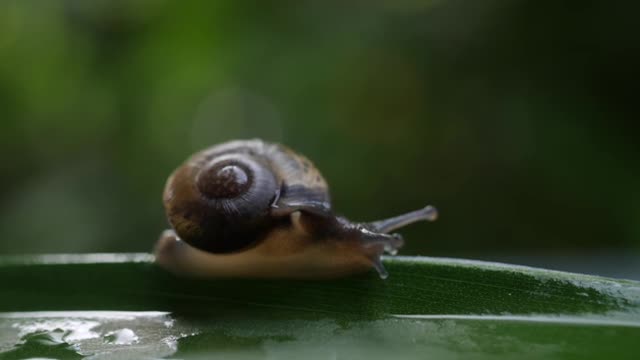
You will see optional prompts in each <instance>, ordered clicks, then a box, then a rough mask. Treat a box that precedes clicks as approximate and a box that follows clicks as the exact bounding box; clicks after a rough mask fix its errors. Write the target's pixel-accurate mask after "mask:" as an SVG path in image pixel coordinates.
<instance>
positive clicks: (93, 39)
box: [0, 0, 640, 277]
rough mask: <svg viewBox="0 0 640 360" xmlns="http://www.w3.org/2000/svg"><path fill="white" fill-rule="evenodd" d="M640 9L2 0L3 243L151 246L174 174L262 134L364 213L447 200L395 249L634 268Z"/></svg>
mask: <svg viewBox="0 0 640 360" xmlns="http://www.w3.org/2000/svg"><path fill="white" fill-rule="evenodd" d="M638 10H640V9H639V6H637V5H633V3H632V2H605V1H600V2H562V4H560V3H558V2H544V1H523V0H512V1H399V2H395V1H374V2H353V3H351V4H344V3H343V2H316V1H290V2H278V3H273V4H270V3H267V2H235V1H211V2H208V1H207V2H201V3H200V2H178V1H151V0H148V1H106V0H105V1H18V0H14V1H12V0H6V1H2V2H0V121H1V122H0V124H1V125H0V126H1V127H0V152H1V153H2V154H3V159H2V165H1V166H0V171H1V172H0V175H1V176H0V238H1V239H2V240H1V241H0V253H5V254H6V253H41V252H47V253H51V252H110V251H149V250H150V249H151V247H152V245H153V243H154V242H155V240H156V238H157V236H158V234H159V233H160V231H161V230H162V229H164V228H166V226H167V225H166V220H165V218H164V212H163V209H162V205H161V200H160V199H161V192H162V188H163V186H164V182H165V179H166V177H167V176H168V174H169V173H170V172H171V171H172V170H173V169H174V168H175V167H176V166H177V165H178V164H179V163H180V162H182V161H183V160H184V159H185V158H186V157H187V156H188V155H189V154H190V153H192V152H194V151H196V150H198V149H201V148H203V147H206V146H208V145H211V144H214V143H217V142H220V141H224V140H228V139H234V138H253V137H261V138H264V139H267V140H271V141H278V142H283V143H285V144H287V145H289V146H291V147H292V148H294V149H296V150H298V151H300V152H302V153H304V154H306V155H307V156H308V157H309V158H311V159H312V160H314V162H315V163H316V165H317V166H318V167H319V168H320V169H321V170H322V172H323V174H324V175H325V177H326V178H327V180H328V181H329V183H330V184H331V186H332V196H333V201H334V207H335V208H336V209H337V211H338V212H340V213H342V214H345V215H347V216H348V217H350V218H352V219H355V220H372V219H377V218H382V217H386V216H390V215H394V214H397V213H400V212H404V211H407V210H412V209H414V208H418V207H421V206H423V205H424V204H426V203H431V204H434V205H436V206H437V207H438V208H439V209H440V212H441V219H440V220H439V221H438V222H437V223H434V224H419V225H414V226H412V227H411V228H408V229H406V230H405V231H403V232H404V235H405V237H406V239H407V240H408V241H407V242H408V243H407V245H406V247H405V249H404V250H403V252H402V254H405V255H409V254H421V255H437V256H461V257H475V258H484V259H498V260H505V259H506V260H508V261H513V262H520V263H531V264H534V265H543V266H545V265H546V266H551V267H556V268H568V269H570V270H579V271H587V272H596V273H603V274H611V275H616V276H629V277H633V276H636V275H637V274H640V270H638V268H637V267H636V268H635V269H636V270H638V272H635V273H631V272H630V271H628V268H629V266H637V262H635V260H637V259H638V258H637V255H638V253H640V221H639V219H640V190H639V189H638V184H639V183H640V165H639V162H638V155H639V150H640V142H639V141H638V139H637V136H636V132H637V128H638V125H637V121H638V118H639V117H638V110H637V106H638V105H637V104H638V100H637V97H638V94H639V93H638V88H639V86H638V84H639V80H640V76H638V73H639V71H638V67H639V65H640V61H639V60H640V59H639V56H638V53H639V52H638V50H639V47H640V46H639V45H640V41H639V40H638V39H639V38H638V35H639V34H640V32H639V31H638V30H637V27H638V25H637V21H638V20H637V17H638V15H637V14H638ZM572 262H573V263H575V264H574V265H571V264H573V263H572ZM576 264H577V265H576ZM633 264H635V265H633ZM612 269H613V270H612Z"/></svg>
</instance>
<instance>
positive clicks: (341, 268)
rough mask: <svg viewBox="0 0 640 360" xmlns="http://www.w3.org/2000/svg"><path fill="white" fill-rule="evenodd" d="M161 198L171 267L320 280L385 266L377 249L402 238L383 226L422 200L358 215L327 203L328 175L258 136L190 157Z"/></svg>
mask: <svg viewBox="0 0 640 360" xmlns="http://www.w3.org/2000/svg"><path fill="white" fill-rule="evenodd" d="M163 200H164V206H165V210H166V213H167V218H168V220H169V223H170V224H171V226H172V228H173V230H168V231H166V232H164V233H163V235H162V236H161V238H160V240H159V242H158V244H157V245H156V259H157V262H158V263H160V264H161V265H162V266H164V267H166V268H167V269H169V270H171V271H174V272H177V273H186V274H191V275H197V276H206V277H301V278H318V277H320V278H323V277H336V276H342V275H348V274H350V273H356V272H362V271H366V270H368V269H370V268H371V267H374V268H376V269H377V270H378V272H379V273H380V275H381V276H382V277H386V271H385V270H384V267H383V266H382V262H381V260H380V256H381V255H382V253H383V252H385V251H386V252H388V253H391V254H395V252H397V249H398V248H400V247H401V246H402V244H403V241H402V238H401V237H400V236H399V235H397V234H393V235H389V234H387V233H388V232H389V231H392V230H394V229H396V228H399V227H401V226H404V225H406V224H409V223H412V222H415V221H418V220H434V219H435V217H436V216H437V212H436V210H435V209H434V208H433V207H431V206H428V207H426V208H423V209H420V210H417V211H414V212H411V213H408V214H404V215H401V216H398V217H394V218H391V219H386V220H382V221H377V222H370V223H352V222H350V221H348V220H347V219H345V218H342V217H337V216H335V215H334V213H333V211H332V209H331V202H330V196H329V189H328V186H327V183H326V181H325V180H324V178H323V177H322V175H321V174H320V172H319V171H318V170H317V169H316V168H315V166H314V165H313V164H312V163H311V161H309V160H308V159H307V158H306V157H304V156H302V155H300V154H297V153H295V152H294V151H292V150H291V149H289V148H287V147H285V146H283V145H280V144H272V143H267V142H264V141H262V140H237V141H230V142H226V143H222V144H219V145H216V146H213V147H211V148H209V149H206V150H204V151H201V152H198V153H196V154H194V155H193V156H191V157H190V158H189V159H188V160H187V161H186V162H185V163H184V164H183V165H182V166H180V167H179V168H178V169H176V170H175V171H174V173H173V174H172V175H171V176H170V177H169V179H168V181H167V184H166V186H165V190H164V196H163Z"/></svg>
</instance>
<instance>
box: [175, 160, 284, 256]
mask: <svg viewBox="0 0 640 360" xmlns="http://www.w3.org/2000/svg"><path fill="white" fill-rule="evenodd" d="M279 188H280V184H279V181H278V179H277V178H276V175H275V174H274V172H273V171H272V169H271V168H270V164H269V162H268V160H267V159H265V158H264V157H261V156H260V155H259V154H255V153H250V152H246V151H235V152H227V153H225V152H223V153H213V154H210V153H207V152H203V153H199V154H196V155H194V156H193V157H192V158H191V159H190V160H189V161H187V163H185V164H184V165H183V166H181V167H180V168H178V169H177V170H176V171H175V172H174V174H173V175H172V176H171V177H170V178H169V180H168V182H167V186H166V188H165V194H164V203H165V208H166V210H167V216H168V219H169V222H170V223H171V225H172V226H173V228H174V229H175V230H176V233H177V234H178V235H179V236H180V238H181V239H182V240H184V241H186V242H187V243H189V244H191V245H193V246H195V247H197V248H199V249H202V250H206V251H210V252H231V251H235V250H239V249H242V248H245V247H246V246H248V245H250V244H251V243H252V242H253V241H255V240H256V238H257V237H258V233H259V232H261V231H263V230H264V229H266V228H267V227H268V226H269V222H270V221H271V219H270V218H269V216H268V215H269V209H270V205H271V204H272V202H273V201H274V198H275V197H276V195H277V193H278V190H279Z"/></svg>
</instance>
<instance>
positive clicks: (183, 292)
mask: <svg viewBox="0 0 640 360" xmlns="http://www.w3.org/2000/svg"><path fill="white" fill-rule="evenodd" d="M385 266H386V267H387V269H388V270H389V273H390V277H389V278H388V279H387V280H380V279H379V278H378V277H377V275H376V274H374V273H373V272H372V273H370V274H365V275H360V276H354V277H350V278H344V279H338V280H332V281H301V280H295V281H293V280H246V279H243V280H241V279H227V280H196V279H189V278H180V277H177V276H174V275H171V274H169V273H166V272H164V271H163V270H161V269H159V268H157V267H156V266H155V265H154V264H153V263H152V257H151V256H149V255H145V254H118V255H114V254H94V255H44V256H33V257H3V258H0V281H1V282H2V284H3V286H2V292H1V296H0V312H3V314H4V315H2V316H0V359H2V358H19V357H15V356H17V355H15V354H16V351H22V352H20V354H24V351H25V347H26V348H27V350H28V349H34V353H32V354H31V356H33V357H35V356H45V355H46V354H42V353H41V352H40V350H37V351H36V349H41V346H40V347H34V346H33V345H32V342H33V341H31V342H30V338H29V336H34V335H33V334H36V335H37V336H40V337H41V336H42V334H41V333H42V332H43V331H44V332H45V333H46V334H48V336H53V335H55V334H54V333H53V332H52V331H53V330H55V329H50V328H51V327H53V325H52V322H53V324H55V325H56V326H61V325H60V323H61V322H62V323H63V324H64V320H66V321H67V324H69V323H70V324H71V327H69V326H68V328H65V327H64V326H62V330H64V331H66V333H67V335H62V336H61V337H60V338H59V339H58V340H59V341H58V342H54V343H55V344H57V345H56V346H59V347H60V344H72V345H74V346H75V347H76V348H77V349H78V353H79V354H82V355H87V354H95V353H97V352H101V351H108V352H114V354H120V355H121V356H124V357H126V356H132V355H131V353H130V352H131V351H134V350H135V349H138V350H140V351H142V350H141V349H144V350H145V351H146V352H144V354H147V355H148V356H151V355H149V354H152V355H153V356H169V355H171V354H173V356H175V357H178V358H185V357H186V358H194V357H195V358H198V357H202V358H211V357H213V356H221V357H224V358H234V357H238V358H244V357H255V356H258V357H260V356H262V357H274V358H280V357H287V356H289V357H293V358H319V359H325V358H335V357H338V358H349V359H352V358H367V359H372V358H373V359H375V358H390V357H393V358H409V359H411V358H426V357H433V358H445V359H446V358H481V359H482V358H514V357H518V358H559V359H560V358H594V359H598V358H603V357H605V356H606V357H612V356H613V357H618V358H621V357H629V358H633V357H634V356H633V355H634V349H635V346H636V342H637V339H640V283H638V282H634V281H627V280H614V279H607V278H602V277H597V276H589V275H579V274H571V273H565V272H558V271H549V270H542V269H534V268H528V267H522V266H513V265H504V264H496V263H486V262H477V261H466V260H455V259H436V258H407V257H396V258H392V259H387V260H386V261H385ZM37 311H47V313H33V312H37ZM69 311H74V312H69ZM105 311H107V312H105ZM114 311H117V312H114ZM56 321H57V322H56ZM74 321H75V322H74ZM86 323H89V324H94V325H95V326H94V327H93V328H90V330H89V331H88V332H89V333H91V334H90V336H93V337H92V338H90V339H80V340H74V338H73V336H72V337H69V335H68V334H70V333H71V334H73V329H74V328H73V327H74V326H78V325H77V324H85V325H86ZM16 324H17V325H16ZM34 324H35V325H34ZM38 324H45V325H47V324H48V325H47V326H48V327H47V326H44V325H42V326H40V325H38ZM74 324H76V325H74ZM38 326H40V328H38ZM125 328H126V329H128V331H124V332H122V331H121V330H123V329H125ZM16 329H18V330H19V331H22V332H23V333H22V334H18V335H16V334H13V333H15V332H16V331H18V330H16ZM25 329H27V330H25ZM28 330H33V331H31V333H29V332H28ZM64 331H63V334H64ZM118 331H121V332H120V333H118ZM76 333H77V331H76ZM52 334H53V335H52ZM74 336H75V337H76V338H82V336H83V335H82V334H80V335H78V334H76V335H74ZM86 336H89V335H86ZM86 336H85V337H86ZM96 338H100V339H101V341H100V342H99V344H98V345H96V344H95V342H96V341H97V340H96ZM120 338H124V339H129V340H130V339H132V338H133V339H137V340H136V341H135V344H132V343H127V341H129V340H127V341H123V343H122V344H117V342H118V341H117V339H120ZM4 339H13V340H12V341H13V342H11V341H6V343H2V341H4ZM38 339H39V338H38ZM114 339H116V340H114ZM150 339H154V341H151V340H150ZM163 344H164V345H163ZM172 346H174V347H175V348H174V347H172ZM62 348H63V349H65V351H66V350H67V348H66V347H62ZM176 349H177V352H176ZM12 354H13V355H12ZM127 354H129V355H127ZM139 354H140V353H139ZM139 354H138V356H139ZM12 356H14V357H12ZM21 356H22V355H21Z"/></svg>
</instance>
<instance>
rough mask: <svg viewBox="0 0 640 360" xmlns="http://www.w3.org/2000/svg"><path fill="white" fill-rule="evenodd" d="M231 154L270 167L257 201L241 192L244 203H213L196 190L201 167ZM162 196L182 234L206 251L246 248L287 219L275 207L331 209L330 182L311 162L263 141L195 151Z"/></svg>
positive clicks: (184, 238)
mask: <svg viewBox="0 0 640 360" xmlns="http://www.w3.org/2000/svg"><path fill="white" fill-rule="evenodd" d="M228 155H233V156H242V157H243V158H244V157H246V159H250V160H251V161H253V162H255V164H257V165H256V167H255V169H256V171H265V172H267V171H268V172H269V173H263V174H260V176H263V178H264V179H267V180H265V181H264V182H263V183H264V184H266V185H264V186H263V187H262V188H260V189H259V192H258V193H255V194H254V195H255V196H257V198H259V201H253V200H251V199H245V197H244V196H243V195H240V196H238V197H237V198H236V199H234V201H235V200H237V201H238V202H239V204H240V205H238V207H236V208H233V207H227V206H219V207H215V206H214V207H212V206H211V205H212V203H211V200H210V199H208V198H206V197H205V196H203V194H202V193H201V192H200V191H199V190H198V188H197V186H196V185H195V179H196V177H197V175H198V172H199V171H200V170H201V169H203V168H204V167H205V166H206V165H207V164H209V163H210V162H211V161H213V160H214V159H216V158H218V157H221V156H228ZM270 179H273V180H274V181H272V180H270ZM272 182H273V184H272ZM261 184H262V183H261ZM163 200H164V206H165V209H166V213H167V217H168V219H169V222H170V223H171V225H172V226H173V228H174V229H175V231H176V233H177V234H178V235H179V236H180V238H182V239H183V240H184V241H186V242H187V243H189V244H191V245H193V246H195V247H197V248H200V249H202V250H206V251H209V252H222V253H224V252H233V251H237V250H240V249H243V248H246V247H247V246H250V245H251V244H252V243H255V242H256V241H259V240H260V239H261V238H262V237H263V236H264V235H265V234H266V233H268V232H269V231H270V230H272V229H273V228H274V227H275V226H279V225H281V224H283V223H286V222H287V221H288V217H286V216H283V215H287V213H286V212H285V213H279V214H278V215H275V212H272V209H273V208H280V209H289V208H291V209H293V208H295V207H296V206H297V207H309V208H310V209H311V208H314V207H316V208H320V209H326V210H323V211H330V209H331V203H330V196H329V190H328V186H327V182H326V181H325V179H324V178H323V177H322V174H320V172H319V171H318V170H317V169H316V167H315V166H314V165H313V163H312V162H311V161H310V160H309V159H307V158H306V157H305V156H303V155H300V154H297V153H296V152H294V151H293V150H291V149H289V148H288V147H285V146H283V145H280V144H272V143H267V142H264V141H262V140H235V141H230V142H226V143H222V144H219V145H215V146H213V147H210V148H208V149H205V150H203V151H200V152H198V153H196V154H194V155H193V156H191V157H190V158H189V159H188V160H187V161H186V162H185V163H184V164H183V165H182V166H180V167H179V168H178V169H176V170H175V171H174V173H173V174H172V175H171V176H170V177H169V179H168V181H167V185H166V187H165V191H164V195H163ZM230 208H232V209H230ZM232 210H233V211H232Z"/></svg>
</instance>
